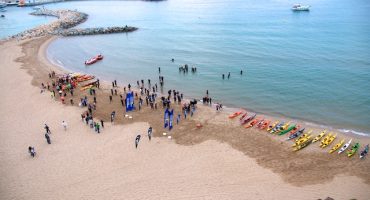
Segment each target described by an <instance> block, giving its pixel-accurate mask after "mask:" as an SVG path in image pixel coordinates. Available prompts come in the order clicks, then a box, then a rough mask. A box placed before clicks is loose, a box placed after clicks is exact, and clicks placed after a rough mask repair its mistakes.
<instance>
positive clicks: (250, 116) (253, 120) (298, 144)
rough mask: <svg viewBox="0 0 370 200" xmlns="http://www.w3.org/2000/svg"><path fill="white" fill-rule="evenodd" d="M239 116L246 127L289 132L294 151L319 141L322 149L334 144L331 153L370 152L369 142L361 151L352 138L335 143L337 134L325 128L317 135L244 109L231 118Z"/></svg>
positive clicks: (361, 154)
mask: <svg viewBox="0 0 370 200" xmlns="http://www.w3.org/2000/svg"><path fill="white" fill-rule="evenodd" d="M238 116H241V117H240V118H239V121H240V124H241V125H242V126H244V128H252V127H256V128H257V129H259V130H265V131H266V132H268V133H270V134H274V135H279V136H281V135H285V134H287V135H288V137H287V138H286V141H293V145H292V148H293V151H299V150H302V149H304V148H305V147H307V146H309V145H310V144H313V143H316V142H319V146H320V148H322V149H325V148H326V147H328V146H330V145H331V144H333V145H332V147H331V149H330V150H329V151H328V152H329V153H334V152H336V151H338V154H341V153H343V152H345V151H346V150H347V152H346V154H347V156H348V157H352V156H353V155H355V154H356V153H357V152H359V157H360V159H363V158H365V157H366V155H367V154H368V152H369V144H367V145H366V146H364V147H363V149H362V150H361V151H360V143H359V142H356V143H354V144H353V145H352V146H351V143H352V139H350V140H349V141H348V142H347V143H344V142H345V139H341V140H340V141H339V142H338V143H335V144H334V143H333V142H334V140H336V139H337V134H335V133H333V132H329V133H327V131H326V130H323V131H322V132H321V133H319V134H317V135H316V136H315V135H313V134H312V132H313V130H308V131H306V129H305V128H304V127H301V125H299V124H294V123H292V122H287V123H286V122H284V121H275V122H273V123H271V121H270V120H268V119H265V118H263V117H259V116H257V114H256V113H248V112H245V111H242V110H241V111H237V112H235V113H232V114H230V115H229V119H235V118H237V117H238Z"/></svg>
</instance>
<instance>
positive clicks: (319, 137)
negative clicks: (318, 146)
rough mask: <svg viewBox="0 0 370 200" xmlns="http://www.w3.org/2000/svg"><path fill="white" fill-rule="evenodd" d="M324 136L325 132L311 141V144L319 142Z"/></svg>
mask: <svg viewBox="0 0 370 200" xmlns="http://www.w3.org/2000/svg"><path fill="white" fill-rule="evenodd" d="M325 134H326V130H323V131H322V132H321V133H320V134H319V135H318V136H316V137H315V138H314V139H313V140H312V143H315V142H317V141H319V140H321V138H322V137H324V136H325Z"/></svg>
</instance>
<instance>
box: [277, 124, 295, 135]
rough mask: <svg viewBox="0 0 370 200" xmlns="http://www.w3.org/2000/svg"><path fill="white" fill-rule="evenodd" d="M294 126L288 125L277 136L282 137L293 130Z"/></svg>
mask: <svg viewBox="0 0 370 200" xmlns="http://www.w3.org/2000/svg"><path fill="white" fill-rule="evenodd" d="M295 126H296V125H295V124H292V125H290V126H289V127H288V128H286V129H284V130H282V131H280V133H279V135H284V134H285V133H288V132H289V131H291V130H293V129H294V128H295Z"/></svg>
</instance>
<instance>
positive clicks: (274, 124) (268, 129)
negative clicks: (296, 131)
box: [267, 121, 279, 132]
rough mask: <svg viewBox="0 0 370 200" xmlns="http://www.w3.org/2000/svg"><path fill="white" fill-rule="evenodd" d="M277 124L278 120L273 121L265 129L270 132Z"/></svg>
mask: <svg viewBox="0 0 370 200" xmlns="http://www.w3.org/2000/svg"><path fill="white" fill-rule="evenodd" d="M278 124H279V121H275V122H274V123H273V124H271V125H270V126H269V127H268V128H267V131H268V132H270V131H271V130H272V129H273V128H275V126H277V125H278Z"/></svg>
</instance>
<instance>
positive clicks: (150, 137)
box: [148, 127, 153, 141]
mask: <svg viewBox="0 0 370 200" xmlns="http://www.w3.org/2000/svg"><path fill="white" fill-rule="evenodd" d="M152 132H153V128H152V127H149V129H148V138H149V141H150V140H151V139H152Z"/></svg>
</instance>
